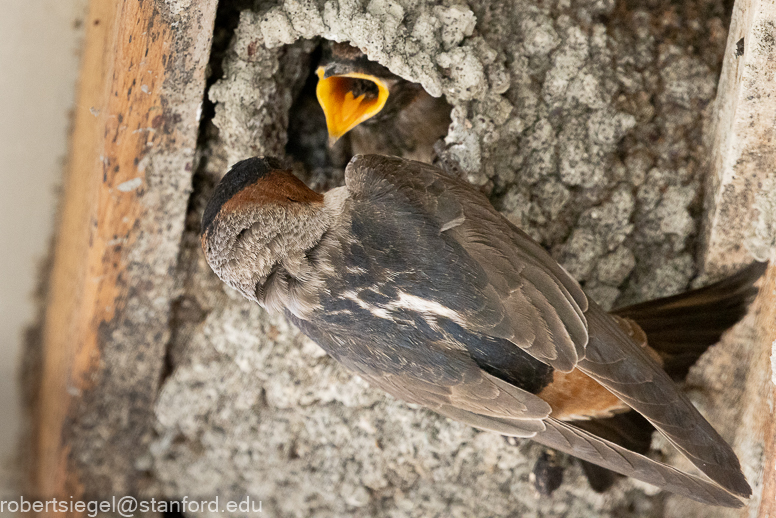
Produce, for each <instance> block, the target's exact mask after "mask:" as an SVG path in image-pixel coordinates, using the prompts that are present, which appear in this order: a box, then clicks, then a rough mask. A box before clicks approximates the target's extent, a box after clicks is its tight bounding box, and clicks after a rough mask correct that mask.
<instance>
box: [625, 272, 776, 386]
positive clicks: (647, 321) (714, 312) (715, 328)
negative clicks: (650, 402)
mask: <svg viewBox="0 0 776 518" xmlns="http://www.w3.org/2000/svg"><path fill="white" fill-rule="evenodd" d="M767 265H768V263H753V264H751V265H750V266H747V267H746V268H744V269H743V270H741V271H740V272H738V273H737V274H735V275H732V276H730V277H728V278H726V279H723V280H721V281H719V282H716V283H714V284H710V285H709V286H706V287H704V288H700V289H697V290H692V291H688V292H686V293H681V294H679V295H674V296H673V297H665V298H661V299H656V300H651V301H649V302H644V303H641V304H635V305H633V306H628V307H625V308H622V309H618V310H616V311H613V312H612V313H613V314H615V315H617V316H620V317H625V318H630V319H631V320H634V321H635V322H636V323H637V324H638V325H639V327H641V329H642V330H643V331H644V332H645V333H646V335H647V343H648V344H649V346H650V347H651V348H652V349H654V350H656V351H657V352H658V353H659V354H660V356H661V358H662V359H663V368H664V369H665V371H666V372H667V373H668V374H669V376H671V378H672V379H673V380H674V381H681V380H684V378H685V376H686V375H687V371H688V370H689V369H690V367H692V365H694V364H695V362H696V361H697V360H698V358H699V357H700V356H701V355H702V354H703V353H704V352H705V351H706V349H708V348H709V347H710V346H712V345H714V344H716V343H717V342H719V339H720V337H721V336H722V333H724V332H725V331H727V330H728V329H729V328H731V327H732V326H733V325H735V324H736V323H737V322H738V321H739V320H740V319H741V318H742V317H743V316H744V315H745V314H746V311H747V308H748V306H749V303H750V302H751V301H752V299H753V298H754V297H755V295H756V294H757V288H755V287H754V283H755V282H756V281H757V279H759V278H760V277H761V276H762V274H763V273H764V272H765V268H766V267H767Z"/></svg>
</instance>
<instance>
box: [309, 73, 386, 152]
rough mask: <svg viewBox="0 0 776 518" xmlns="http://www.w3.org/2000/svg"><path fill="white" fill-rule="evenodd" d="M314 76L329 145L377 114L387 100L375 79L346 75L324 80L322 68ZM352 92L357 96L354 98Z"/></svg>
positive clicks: (355, 74) (384, 88) (352, 74)
mask: <svg viewBox="0 0 776 518" xmlns="http://www.w3.org/2000/svg"><path fill="white" fill-rule="evenodd" d="M317 74H318V87H317V88H316V94H317V95H318V102H319V103H320V105H321V107H322V108H323V114H324V115H325V116H326V127H327V128H328V130H329V145H330V146H331V145H333V144H334V143H335V142H336V141H337V140H339V138H340V137H341V136H342V135H344V134H345V133H347V132H348V131H350V130H352V129H353V128H355V127H356V126H358V125H359V124H361V123H362V122H364V121H365V120H367V119H370V118H371V117H374V116H375V115H377V114H378V113H379V112H380V110H382V109H383V106H385V101H386V100H388V85H387V84H386V83H385V82H384V81H383V80H381V79H379V78H377V77H375V76H372V75H369V74H362V73H359V72H350V73H347V74H339V75H333V76H330V77H324V76H325V74H326V71H325V68H324V67H319V68H318V70H317ZM365 85H366V88H365ZM354 92H357V94H356V95H354ZM362 92H363V93H362Z"/></svg>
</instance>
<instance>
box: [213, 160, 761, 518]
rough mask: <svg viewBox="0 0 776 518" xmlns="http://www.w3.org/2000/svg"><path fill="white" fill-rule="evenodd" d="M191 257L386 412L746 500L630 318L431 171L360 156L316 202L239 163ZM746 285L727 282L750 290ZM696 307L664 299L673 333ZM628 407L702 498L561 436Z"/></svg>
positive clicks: (672, 476)
mask: <svg viewBox="0 0 776 518" xmlns="http://www.w3.org/2000/svg"><path fill="white" fill-rule="evenodd" d="M201 243H202V248H203V250H204V253H205V256H206V258H207V261H208V263H209V264H210V266H211V268H212V269H213V270H214V271H215V273H216V274H217V275H218V276H219V277H220V278H221V279H222V280H223V281H224V282H225V283H226V284H228V285H229V286H231V287H232V288H234V289H236V290H238V291H239V292H240V293H242V295H244V296H245V297H247V298H248V299H250V300H253V301H255V302H257V303H259V304H260V305H261V306H263V307H264V308H266V309H267V310H268V311H274V312H282V313H284V314H285V315H286V316H287V317H288V318H289V319H290V320H291V321H292V322H294V323H295V324H296V325H297V326H298V327H299V328H300V329H301V330H302V331H303V332H304V333H305V334H306V335H307V336H309V337H310V338H311V339H312V340H314V341H315V342H317V343H318V344H319V345H320V346H321V347H322V348H323V349H325V350H326V351H327V352H328V353H329V354H330V355H331V356H332V357H333V358H334V359H336V360H337V361H339V362H340V363H341V364H343V365H344V366H345V367H347V368H349V369H351V370H352V371H354V372H356V373H357V374H358V375H359V376H361V377H362V378H363V379H365V380H366V381H368V382H369V383H370V384H372V385H373V386H375V387H379V388H382V389H383V390H385V391H386V392H388V393H390V394H392V395H393V396H395V397H397V398H400V399H403V400H405V401H408V402H411V403H417V404H421V405H425V406H427V407H428V408H431V409H432V410H434V411H436V412H438V413H439V414H442V415H443V416H447V417H449V418H452V419H455V420H458V421H461V422H463V423H467V424H470V425H472V426H474V427H477V428H480V429H483V430H490V431H494V432H497V433H500V434H503V435H507V436H514V437H529V438H531V439H533V440H534V441H537V442H539V443H541V444H543V445H546V446H549V447H551V448H554V449H556V450H560V451H563V452H566V453H569V454H571V455H574V456H576V457H579V458H581V459H584V460H586V461H588V462H591V463H594V464H596V465H599V466H603V467H605V468H607V469H611V470H614V471H616V472H618V473H622V474H624V475H627V476H631V477H634V478H637V479H639V480H643V481H645V482H648V483H650V484H654V485H656V486H658V487H660V488H662V489H666V490H668V491H672V492H674V493H677V494H681V495H684V496H686V497H689V498H692V499H694V500H697V501H700V502H704V503H707V504H713V505H721V506H729V507H740V506H741V505H743V502H742V500H741V498H746V497H748V496H749V495H750V494H751V490H750V488H749V485H748V484H747V482H746V479H745V478H744V476H743V474H742V473H741V469H740V466H739V462H738V459H737V458H736V455H735V453H733V450H732V449H731V448H730V447H729V446H728V445H727V444H726V443H725V441H724V440H723V439H722V438H721V437H720V436H719V434H718V433H717V432H716V431H715V430H714V428H712V426H711V425H710V424H709V423H708V422H707V421H706V420H705V419H704V418H703V417H702V416H701V415H700V414H699V413H698V411H697V410H696V409H695V407H693V406H692V404H691V403H690V401H689V400H688V399H687V397H686V396H685V395H683V394H682V393H681V392H679V391H678V390H677V388H676V386H675V385H674V383H673V382H672V381H671V378H670V377H669V375H668V374H666V372H665V371H664V370H663V369H662V368H661V367H660V365H659V361H660V355H659V354H658V353H657V352H656V351H654V350H653V349H651V348H649V347H647V346H646V345H645V344H644V341H645V334H644V332H643V331H642V330H641V328H640V327H639V326H638V325H637V324H636V321H638V320H639V310H638V306H636V307H635V310H633V311H632V312H631V313H630V314H628V315H627V317H628V318H625V317H622V316H614V315H610V314H608V313H606V312H604V311H603V310H602V309H601V308H600V307H598V306H597V305H596V304H595V302H593V301H592V300H589V299H588V298H587V296H586V295H585V293H584V292H583V291H582V289H581V288H580V286H579V284H578V283H577V282H576V281H575V280H574V279H572V278H571V277H570V276H569V275H568V274H567V273H566V271H565V270H564V269H563V268H562V267H561V266H560V265H558V263H557V262H555V261H554V260H553V259H552V258H551V257H550V256H549V255H548V254H547V252H545V250H544V249H543V248H542V247H541V246H540V245H538V244H537V243H536V242H534V241H533V240H532V239H531V238H530V237H529V236H528V235H526V234H525V233H523V232H522V231H520V230H519V229H518V228H516V227H515V226H513V225H512V224H511V223H509V222H508V221H507V220H506V219H505V218H504V217H502V216H501V215H500V214H499V213H498V212H497V211H496V210H495V209H494V208H493V207H492V206H491V204H490V203H489V202H488V200H487V198H485V197H484V196H483V195H482V194H480V193H479V192H478V191H476V190H475V189H473V188H472V187H471V186H469V185H468V184H466V183H464V182H462V181H459V180H457V179H455V178H452V177H450V176H448V175H447V174H445V173H444V172H443V171H441V170H440V169H437V168H435V167H432V166H429V165H426V164H422V163H419V162H413V161H408V160H403V159H400V158H395V157H385V156H376V155H370V156H356V157H354V158H353V159H352V160H351V162H350V163H349V164H348V167H347V169H346V172H345V185H344V186H343V187H338V188H335V189H332V190H330V191H328V192H326V193H325V194H318V193H316V192H314V191H312V190H310V189H309V188H307V187H306V186H305V185H304V184H303V183H302V182H301V181H300V180H298V179H297V178H296V177H295V176H293V175H292V174H291V173H290V171H288V170H286V169H284V168H283V166H282V164H281V163H280V162H279V161H278V160H276V159H273V158H251V159H248V160H245V161H242V162H240V163H238V164H236V165H235V166H234V167H233V168H232V169H231V171H230V172H229V173H228V174H227V175H226V176H225V177H224V178H223V179H222V180H221V182H220V183H219V184H218V186H217V187H216V189H215V193H214V194H213V197H212V199H211V200H210V202H209V203H208V205H207V207H206V209H205V212H204V215H203V219H202V235H201ZM758 268H759V271H760V273H761V271H762V267H761V266H757V267H755V268H754V270H757V269H758ZM754 270H753V271H754ZM756 275H759V273H757V272H755V273H754V274H753V273H751V272H750V273H749V274H748V277H747V279H745V280H741V279H738V280H737V281H736V283H737V284H738V285H741V286H743V287H740V286H739V287H740V288H741V290H743V291H747V290H751V283H752V282H754V279H755V278H756ZM724 282H725V281H723V286H724ZM706 290H707V294H708V293H716V294H717V295H719V293H720V289H719V288H714V287H711V288H706ZM693 293H694V294H693ZM693 293H691V294H690V295H689V296H688V297H687V298H686V299H684V298H682V297H681V296H680V297H677V298H675V300H673V301H672V302H671V301H670V300H669V303H668V304H667V305H666V306H665V308H667V310H669V313H671V311H673V313H671V314H672V315H673V317H672V318H674V320H671V319H670V318H669V322H670V323H672V324H676V325H680V324H681V322H680V321H679V320H676V314H677V311H678V308H682V307H683V303H684V302H686V301H690V302H692V301H694V300H695V301H697V300H698V297H699V296H698V293H697V292H693ZM701 298H703V297H701ZM691 306H692V304H690V307H686V310H687V312H688V314H689V315H691V318H697V317H698V312H696V311H694V310H693V307H691ZM650 307H651V309H649V308H650ZM647 309H648V311H646V315H647V317H648V318H653V317H654V318H655V319H659V318H660V317H661V314H660V311H659V310H658V309H656V306H655V305H654V304H653V305H652V306H649V305H648V306H647ZM653 324H654V321H653ZM658 327H659V326H658ZM712 327H713V326H712ZM669 335H670V333H668V332H666V333H664V336H663V338H664V339H665V340H668V339H669V338H670V336H669ZM630 409H634V410H636V411H638V412H639V413H640V414H642V415H643V416H644V417H645V418H646V419H647V420H649V422H650V423H651V424H652V425H654V426H655V427H656V428H657V429H658V430H660V432H661V433H662V434H663V435H665V436H666V438H667V439H668V440H669V441H670V442H671V443H672V444H674V445H675V446H676V447H677V448H678V449H679V450H680V451H681V452H682V453H683V454H684V455H685V456H686V457H687V458H688V459H689V460H690V461H692V462H693V464H695V465H696V466H697V467H698V469H700V470H701V471H702V472H703V473H705V474H706V475H707V476H708V477H709V478H710V479H711V480H712V481H713V482H711V481H708V480H705V479H701V478H699V477H696V476H693V475H690V474H687V473H684V472H682V471H679V470H677V469H675V468H672V467H670V466H667V465H665V464H661V463H659V462H656V461H653V460H651V459H648V458H646V457H644V456H642V455H640V454H638V453H635V452H632V451H629V450H628V449H626V448H624V447H622V446H619V445H617V444H615V443H613V442H610V441H608V440H606V439H603V438H600V437H597V436H596V435H593V434H592V433H590V432H588V431H585V430H583V429H581V428H578V427H576V426H574V425H571V424H569V422H568V421H573V420H579V419H587V418H601V417H608V416H613V415H617V414H618V413H619V412H625V411H629V410H630Z"/></svg>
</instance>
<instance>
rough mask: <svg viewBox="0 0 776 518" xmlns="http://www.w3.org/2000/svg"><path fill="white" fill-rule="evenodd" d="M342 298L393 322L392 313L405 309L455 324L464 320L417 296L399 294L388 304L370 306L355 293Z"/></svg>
mask: <svg viewBox="0 0 776 518" xmlns="http://www.w3.org/2000/svg"><path fill="white" fill-rule="evenodd" d="M342 296H343V297H345V298H346V299H348V300H352V301H353V302H355V303H356V304H358V305H359V307H360V308H362V309H364V310H366V311H369V313H371V314H372V315H373V316H375V317H377V318H383V319H386V320H392V319H393V316H392V315H391V312H392V311H396V310H399V309H404V310H408V311H414V312H416V313H420V314H421V315H423V316H424V317H426V318H428V317H431V318H434V319H436V318H438V317H443V318H449V319H450V320H452V321H453V322H456V323H459V324H460V323H461V322H462V319H461V317H460V315H459V314H458V313H457V312H456V311H453V310H452V309H450V308H448V307H446V306H443V305H442V304H440V303H439V302H435V301H432V300H427V299H424V298H422V297H418V296H416V295H410V294H409V293H404V292H403V291H402V292H399V298H398V299H395V300H392V301H390V302H388V303H387V304H380V305H376V304H370V303H369V302H366V301H365V300H362V299H360V298H359V296H358V293H356V292H355V291H352V290H351V291H344V292H342Z"/></svg>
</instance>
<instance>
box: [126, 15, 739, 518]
mask: <svg viewBox="0 0 776 518" xmlns="http://www.w3.org/2000/svg"><path fill="white" fill-rule="evenodd" d="M727 23H728V18H727V17H726V12H725V8H724V5H723V4H722V2H721V1H716V0H699V1H697V2H682V3H678V4H676V5H674V4H671V3H670V2H662V1H655V2H652V3H650V4H649V10H646V9H645V8H643V7H641V3H640V2H627V1H624V2H620V3H617V4H615V2H613V1H606V0H602V1H579V2H565V1H561V2H557V3H556V2H539V3H536V2H527V1H526V2H522V1H517V2H515V1H511V0H504V1H491V2H486V3H479V2H477V3H475V2H472V3H471V5H468V6H467V4H465V3H453V2H450V3H447V2H445V3H444V4H443V5H434V4H432V3H431V2H425V1H416V2H403V1H399V2H396V1H392V0H371V1H369V2H360V1H357V0H339V1H337V0H329V1H327V2H325V3H318V2H313V1H306V0H286V1H284V2H279V3H273V2H262V3H260V5H259V6H258V7H257V8H256V10H255V11H244V12H243V13H242V15H241V16H240V18H239V25H238V26H237V29H236V32H235V35H234V39H233V40H232V42H231V44H230V47H229V50H228V51H227V52H226V53H225V55H224V57H223V61H220V55H219V62H218V64H217V66H213V68H214V69H216V68H219V67H220V69H221V70H223V73H224V76H223V78H218V77H216V78H217V79H218V80H217V81H216V82H215V84H214V85H213V86H212V87H211V89H210V93H209V95H210V99H211V100H212V101H213V102H214V103H215V110H214V117H213V119H212V123H213V126H207V127H206V128H205V137H206V140H205V143H204V147H203V149H202V159H203V160H202V166H201V168H200V169H199V171H198V172H197V174H196V175H195V186H194V187H195V192H194V196H193V198H192V203H191V205H190V211H189V215H188V221H187V232H186V234H185V235H184V239H183V249H182V253H181V258H180V263H179V269H178V270H179V271H178V275H177V279H178V283H179V284H178V286H179V289H180V294H181V295H180V297H179V298H178V300H177V301H176V303H175V311H174V320H173V323H172V325H173V331H172V332H173V337H172V345H171V349H170V354H169V358H170V364H171V371H170V374H169V377H167V378H166V379H165V380H164V383H163V385H162V388H161V392H160V394H159V398H158V401H157V404H156V416H157V419H158V423H157V429H156V432H157V434H158V437H157V439H156V441H155V442H154V444H153V445H152V447H151V450H150V453H149V454H148V455H144V456H143V457H142V458H141V459H139V461H138V462H142V463H143V464H144V465H146V466H148V467H149V469H151V470H152V472H153V473H154V475H155V477H156V478H157V480H158V483H159V484H160V485H161V490H162V492H163V493H164V494H165V495H167V496H168V497H170V498H175V497H180V496H182V495H189V496H207V495H214V494H219V495H222V497H223V498H230V499H239V498H241V497H242V496H244V495H245V494H250V495H252V496H253V497H254V498H256V499H261V500H263V503H264V506H265V507H264V512H265V513H267V514H269V515H272V516H289V517H291V516H294V517H296V516H299V517H303V516H316V517H325V516H366V515H369V516H396V517H399V516H418V517H430V516H440V517H441V516H444V517H454V516H467V517H468V516H483V517H485V516H496V515H498V516H561V515H567V516H579V517H582V516H618V517H621V516H660V515H662V514H663V502H664V500H663V498H662V497H652V496H650V494H652V493H653V492H652V491H651V490H650V488H647V487H645V486H644V485H641V484H637V483H634V482H631V481H628V480H623V481H620V482H619V483H618V484H617V486H616V487H615V488H614V489H613V490H612V491H610V492H608V493H606V494H604V495H598V494H595V493H593V492H592V491H590V489H589V488H588V486H587V482H586V481H585V480H584V478H583V477H582V476H581V472H580V470H579V468H578V466H577V465H576V464H575V463H573V462H571V461H570V460H568V459H564V461H563V462H564V463H566V464H568V466H569V469H568V470H567V471H566V482H565V483H564V484H563V485H562V486H561V488H560V489H559V490H558V491H557V492H556V493H555V494H554V495H553V497H552V498H541V499H540V498H538V497H537V495H535V494H534V491H533V488H532V484H531V482H530V479H529V472H530V469H531V468H532V465H533V462H534V460H535V458H536V457H537V454H538V451H539V450H538V448H537V447H535V446H533V445H532V444H531V443H530V442H525V443H523V444H521V445H520V446H519V447H510V446H507V445H506V444H505V443H504V442H503V441H502V439H501V438H500V437H498V436H495V435H491V434H487V433H481V432H478V431H476V430H473V429H471V428H468V427H465V426H462V425H460V424H457V423H454V422H452V421H449V420H446V419H443V418H440V417H438V416H436V415H434V414H433V413H431V412H429V411H426V410H424V409H418V408H412V407H411V406H410V405H407V404H404V403H402V402H399V401H396V400H393V399H391V398H389V397H387V396H385V395H383V394H382V393H379V392H377V391H374V390H372V389H370V388H369V387H368V386H366V385H365V384H364V383H363V382H362V381H361V380H360V379H358V378H357V377H354V376H352V375H351V374H349V373H347V372H346V371H344V369H342V368H341V367H339V366H338V365H337V364H335V363H334V362H333V361H332V360H331V359H330V358H328V357H327V356H326V355H325V354H323V353H322V351H321V350H320V349H319V348H318V347H317V346H316V345H315V344H313V343H311V342H310V341H309V340H307V339H306V338H304V337H303V336H302V335H300V333H299V332H298V331H297V330H296V329H295V328H293V327H292V326H290V325H289V324H288V323H286V322H285V321H284V319H283V318H282V317H277V316H271V315H267V314H265V312H264V311H263V310H261V309H260V308H258V307H256V306H255V305H253V304H251V303H249V302H248V301H246V300H244V299H242V298H241V297H240V296H239V295H238V294H236V293H235V292H232V291H230V290H229V289H228V288H226V287H225V286H223V285H222V284H221V283H220V281H219V280H218V279H217V278H216V277H215V275H213V274H212V272H210V271H209V268H208V267H207V265H206V264H205V262H204V258H203V257H202V255H201V253H200V251H199V242H198V237H197V231H198V227H199V217H200V215H201V212H202V210H203V208H204V203H205V202H206V200H207V197H208V196H209V194H210V192H211V191H212V188H213V185H214V184H215V182H216V181H217V179H218V178H220V176H221V175H223V174H224V173H225V172H226V170H227V168H228V166H229V165H230V164H232V163H234V162H235V161H237V160H240V159H242V158H246V157H248V156H252V155H255V154H282V152H283V149H284V145H285V139H286V138H287V135H286V124H287V122H286V121H287V120H288V118H289V115H288V110H289V109H290V107H291V106H292V104H293V100H294V97H295V95H296V94H297V93H298V92H299V91H301V89H302V86H303V84H304V81H305V76H306V74H307V73H308V70H309V68H308V61H307V60H308V57H307V56H308V55H309V54H310V53H311V52H312V51H313V49H314V46H315V40H312V41H311V39H312V38H315V37H318V36H323V37H324V38H328V39H333V40H337V41H350V42H352V44H354V45H357V46H359V47H360V48H362V49H363V50H364V51H366V52H367V54H368V55H369V57H370V58H371V59H374V60H376V61H379V62H380V63H382V64H384V65H386V66H387V67H389V68H390V69H391V70H392V71H394V72H395V73H397V74H399V75H402V76H403V77H405V78H407V79H411V80H414V81H417V82H420V83H421V84H423V86H424V87H425V88H426V89H427V90H428V91H429V92H430V93H432V94H434V95H440V94H441V95H444V96H445V97H446V99H447V100H448V102H450V103H451V104H452V105H453V106H454V108H453V112H452V119H453V123H452V125H451V128H450V132H449V134H448V136H447V138H446V139H445V141H444V144H443V157H444V158H446V159H452V160H453V161H455V162H456V163H457V164H459V167H460V168H461V170H462V171H463V173H464V174H465V175H466V176H467V178H468V179H469V180H470V181H471V182H472V183H474V184H476V185H479V186H481V187H482V188H483V189H484V190H485V191H486V192H488V193H489V194H490V195H491V199H492V200H493V202H494V203H495V204H496V206H497V207H498V208H499V209H500V210H502V211H503V213H504V214H505V215H506V216H507V217H509V218H510V219H511V220H512V221H513V222H515V223H516V224H517V225H518V226H520V227H522V228H523V229H525V230H526V231H527V232H529V233H530V234H531V235H532V236H534V237H535V238H536V239H538V240H539V241H540V242H541V243H542V244H543V245H545V246H546V247H548V248H549V249H550V250H551V251H552V252H553V254H554V255H555V257H556V258H557V259H558V260H560V261H561V263H562V264H563V265H564V266H565V267H566V268H567V269H569V271H571V272H572V273H573V274H574V275H575V276H576V277H577V278H578V279H579V280H580V281H581V282H582V283H583V285H584V286H585V288H586V289H587V290H588V292H589V293H590V295H591V296H592V297H593V298H595V299H596V300H598V301H599V302H601V303H602V304H604V305H606V306H611V305H612V304H614V303H615V302H616V301H618V303H623V302H630V301H638V300H644V299H649V298H652V297H655V296H659V295H667V294H671V293H675V292H678V291H681V290H683V289H684V288H686V287H687V285H688V283H689V282H690V280H691V279H692V278H693V276H694V275H695V274H696V255H695V254H696V252H697V239H696V238H697V235H698V231H699V225H700V223H699V218H700V215H701V207H702V201H703V200H702V185H703V181H704V177H703V170H702V169H701V164H702V163H703V160H704V157H705V155H706V154H707V153H708V149H707V148H706V147H704V144H703V139H702V128H703V121H704V119H705V117H707V116H708V115H709V113H710V110H709V108H710V103H711V102H712V100H713V99H714V95H715V85H716V81H717V77H718V75H719V70H720V65H721V61H722V56H723V53H724V48H725V40H726V30H725V27H726V26H727ZM211 65H213V64H212V63H211ZM298 167H299V166H297V168H298ZM308 179H310V180H311V182H312V183H313V184H315V185H322V184H326V183H336V181H337V180H336V179H337V176H336V174H334V175H333V176H332V177H330V178H319V177H315V178H308ZM736 376H738V374H733V378H732V379H730V380H728V381H729V382H731V383H736V382H737V380H738V378H736ZM705 384H706V381H705V380H704V379H699V380H697V384H696V387H697V390H698V391H699V392H700V393H704V390H705V388H704V387H705ZM717 404H719V402H718V401H715V400H709V401H708V402H707V405H708V407H710V408H713V407H714V405H717ZM715 424H719V429H720V431H721V432H722V434H723V435H727V436H730V435H731V432H730V430H731V428H733V427H734V426H735V424H736V423H732V422H728V423H715ZM656 446H658V447H659V446H660V444H659V443H657V444H656ZM656 454H657V455H658V457H659V456H660V455H661V453H660V451H659V450H658V452H657V453H656ZM206 515H207V514H202V516H206ZM685 516H687V515H685Z"/></svg>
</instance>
